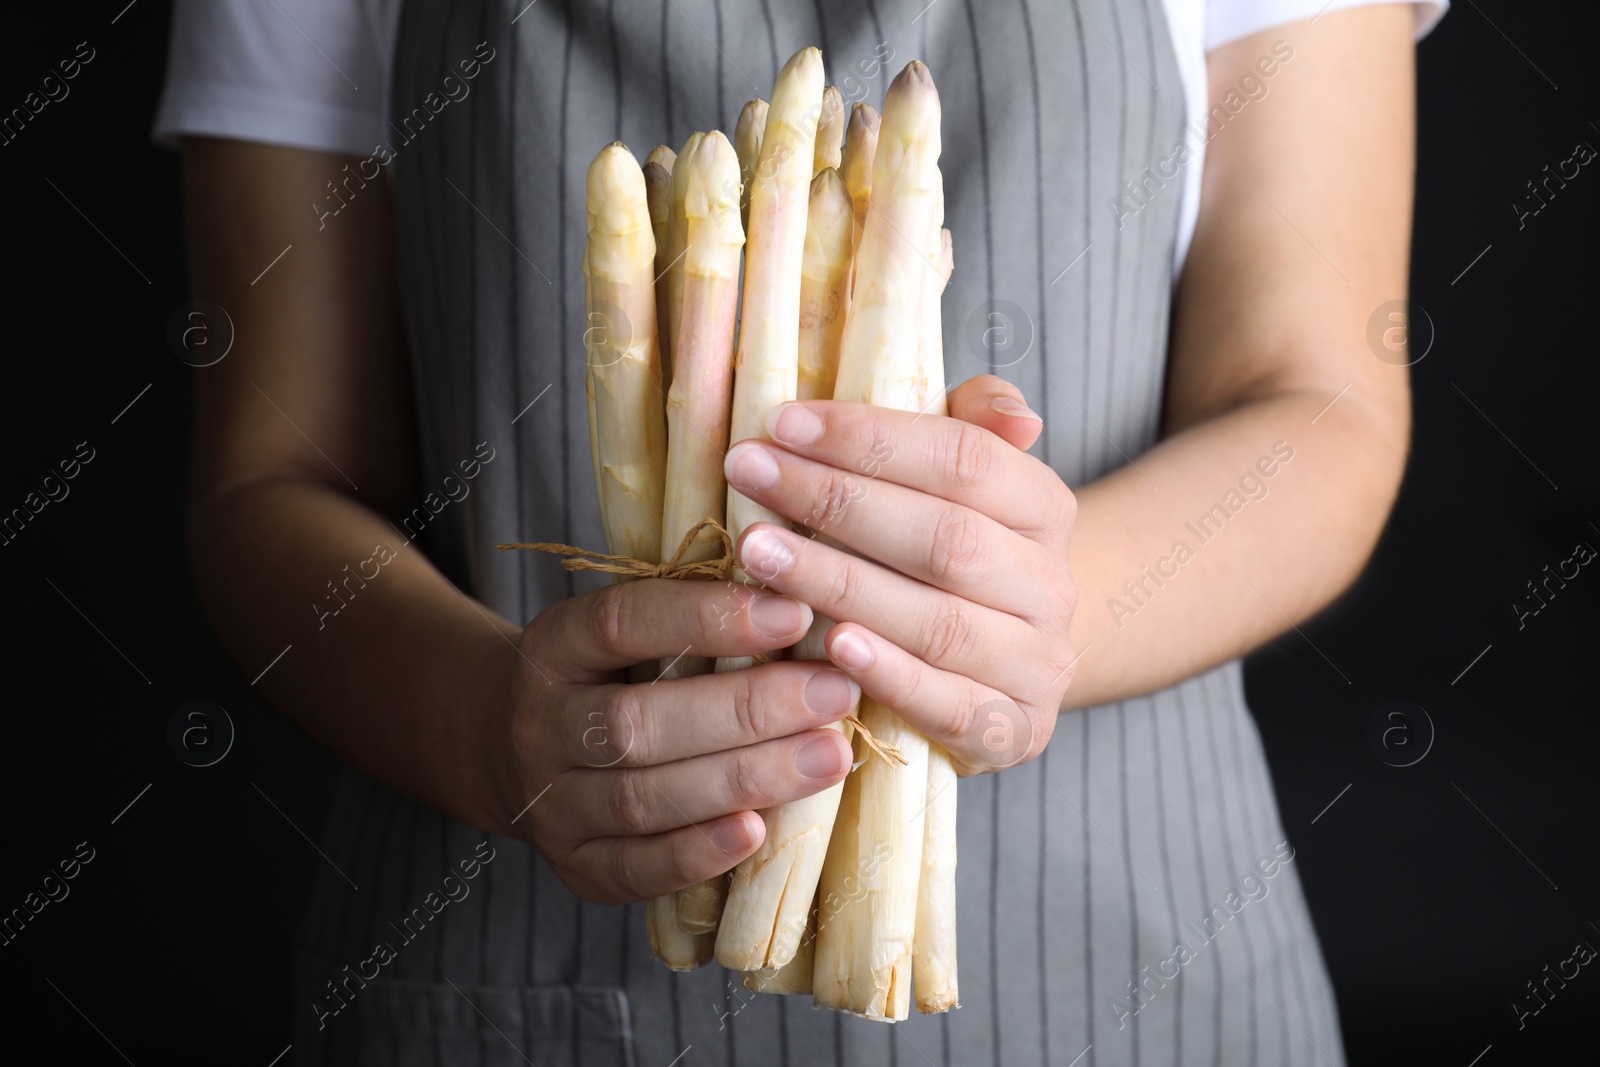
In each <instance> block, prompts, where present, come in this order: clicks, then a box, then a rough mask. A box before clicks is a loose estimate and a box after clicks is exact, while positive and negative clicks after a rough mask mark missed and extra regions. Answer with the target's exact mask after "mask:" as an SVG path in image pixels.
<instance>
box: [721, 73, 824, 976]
mask: <svg viewBox="0 0 1600 1067" xmlns="http://www.w3.org/2000/svg"><path fill="white" fill-rule="evenodd" d="M821 96H822V57H821V54H820V53H819V52H818V51H817V50H816V49H814V48H808V49H803V50H801V51H800V52H797V53H795V55H794V56H793V57H792V58H791V59H790V60H789V62H788V63H787V64H786V65H785V66H784V69H783V71H782V72H781V73H780V74H779V75H778V80H777V83H776V84H775V85H774V86H773V93H772V104H771V106H770V108H769V109H768V112H767V122H766V129H765V132H764V135H763V138H762V146H761V159H760V163H759V164H758V165H757V167H756V171H755V174H754V176H753V180H752V185H751V195H750V240H749V244H748V247H747V249H746V253H745V287H744V308H743V312H742V318H741V322H740V330H739V367H738V371H737V373H736V375H735V378H734V407H733V438H734V439H743V438H746V437H764V436H765V422H766V414H767V412H768V411H770V410H771V409H772V407H774V406H775V405H777V404H779V403H782V402H783V401H786V400H793V399H795V396H796V391H797V389H798V387H799V362H800V333H801V302H802V287H803V284H804V282H803V267H804V262H805V255H806V245H807V227H808V208H809V201H810V185H811V161H812V158H813V154H814V145H815V142H816V136H817V120H818V117H819V113H820V111H821V107H820V100H821ZM824 184H826V183H824ZM759 520H767V521H773V522H782V521H783V520H782V519H781V518H780V517H779V516H777V515H776V514H774V513H772V512H769V511H767V510H766V509H765V508H761V507H759V506H757V505H756V504H754V503H753V502H752V501H750V500H749V499H747V498H746V497H744V496H743V495H742V494H739V493H737V492H735V491H732V490H731V489H730V491H729V494H728V529H729V532H730V533H731V534H732V535H733V536H734V537H735V538H738V537H739V535H740V534H741V533H743V531H744V530H745V529H746V528H747V527H748V526H749V525H750V523H752V522H756V521H759ZM735 577H737V578H739V579H741V580H742V579H744V577H745V576H744V574H743V572H742V571H736V572H735ZM749 662H750V661H749V660H748V659H734V658H725V659H723V660H720V661H718V664H717V669H718V670H719V671H723V670H729V669H737V668H742V667H744V666H747V665H748V664H749ZM837 804H838V790H837V788H835V789H830V790H825V791H824V792H823V793H822V794H819V795H816V796H812V797H808V798H806V799H805V800H803V801H800V802H798V803H797V804H795V805H783V806H779V807H777V808H774V809H770V810H768V811H764V812H762V819H763V820H764V822H765V823H766V836H765V838H764V840H763V842H762V845H761V847H760V848H759V849H757V851H756V852H755V854H754V855H752V856H751V857H749V858H748V859H746V860H745V861H744V862H743V863H741V864H740V865H739V867H738V868H737V869H736V870H735V872H734V876H733V882H732V886H731V887H730V889H729V897H728V901H727V904H726V906H725V907H724V910H723V922H722V925H721V927H720V928H719V929H718V932H717V958H718V960H719V961H720V962H721V963H722V964H723V966H725V967H729V968H732V969H735V970H747V971H748V970H760V969H763V968H771V967H778V966H781V965H783V964H784V963H787V962H788V961H789V960H790V959H791V958H792V957H793V955H794V951H795V947H796V945H798V943H799V941H800V938H801V936H802V934H803V933H804V930H805V922H806V915H807V908H808V906H809V904H810V901H811V897H812V894H813V892H814V891H815V889H816V880H817V876H818V872H819V871H820V869H821V865H822V857H823V854H824V851H825V848H826V842H827V836H828V830H829V827H830V825H831V823H832V819H833V813H834V811H835V810H836V808H837Z"/></svg>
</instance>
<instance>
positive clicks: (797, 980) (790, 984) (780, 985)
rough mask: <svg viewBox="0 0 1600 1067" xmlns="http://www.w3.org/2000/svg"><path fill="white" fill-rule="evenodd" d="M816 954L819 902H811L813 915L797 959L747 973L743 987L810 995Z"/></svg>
mask: <svg viewBox="0 0 1600 1067" xmlns="http://www.w3.org/2000/svg"><path fill="white" fill-rule="evenodd" d="M816 950H817V902H816V900H815V899H813V900H812V901H811V914H810V917H809V918H808V919H807V920H806V929H805V935H804V936H803V937H801V938H800V944H799V946H798V947H797V948H796V949H795V952H794V956H793V958H792V959H790V960H789V962H788V963H785V964H784V965H783V966H782V967H776V968H768V969H766V970H761V971H744V972H742V973H741V974H740V975H739V979H740V981H741V982H743V983H744V987H745V988H746V989H748V990H751V991H752V992H756V993H789V994H800V993H803V994H805V995H806V996H810V995H811V961H812V958H813V956H815V954H816Z"/></svg>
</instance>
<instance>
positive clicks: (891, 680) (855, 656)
mask: <svg viewBox="0 0 1600 1067" xmlns="http://www.w3.org/2000/svg"><path fill="white" fill-rule="evenodd" d="M826 647H827V650H828V658H829V659H830V660H831V661H832V662H833V663H835V664H837V665H838V667H839V669H840V670H842V671H844V672H845V673H847V674H849V675H850V676H851V677H853V678H854V679H855V680H856V681H858V682H860V683H861V691H862V692H863V693H865V694H866V695H867V696H869V697H871V698H872V699H873V700H876V701H877V702H878V703H880V704H882V705H883V706H884V707H887V708H891V709H893V710H894V713H895V714H896V715H899V716H900V717H901V718H902V719H904V720H905V721H906V723H907V724H909V725H910V726H912V727H913V728H914V729H916V730H917V731H918V732H919V733H921V734H922V735H923V736H924V737H926V738H928V739H929V740H930V741H936V742H938V743H939V744H940V745H942V746H943V747H944V749H945V750H946V751H947V752H949V753H950V758H951V760H952V761H953V762H954V763H955V765H956V769H957V771H959V772H960V773H962V774H983V773H987V772H989V771H995V770H1000V769H1002V768H1004V767H1012V766H1015V765H1016V764H1018V763H1021V762H1023V761H1024V760H1028V759H1032V758H1033V757H1034V756H1036V755H1038V753H1039V751H1040V750H1041V749H1042V748H1043V747H1044V744H1045V742H1046V741H1048V740H1049V732H1048V731H1046V730H1044V729H1042V728H1041V727H1040V725H1039V724H1038V723H1037V722H1036V721H1035V719H1034V717H1033V716H1032V715H1030V714H1029V713H1028V712H1027V711H1025V710H1024V709H1023V708H1022V707H1020V706H1019V705H1018V704H1017V703H1016V701H1014V700H1012V699H1011V698H1009V697H1007V696H1006V695H1005V694H1004V693H1002V692H1000V691H999V690H996V689H993V688H991V687H989V686H986V685H982V684H979V683H977V682H974V681H973V680H972V679H970V678H965V677H962V676H960V675H957V674H951V673H949V672H947V671H941V670H938V669H937V668H935V667H931V666H929V665H928V664H927V663H924V662H923V661H922V660H919V659H918V658H917V657H915V656H913V655H909V654H908V653H907V652H906V651H905V650H904V649H902V648H900V647H899V646H897V645H896V644H894V642H892V641H886V640H884V639H883V638H882V637H881V636H879V635H878V634H875V633H873V632H872V631H871V630H868V629H867V628H865V627H863V626H856V625H844V624H841V625H839V626H835V627H834V628H833V629H832V630H830V631H829V632H828V636H827V639H826Z"/></svg>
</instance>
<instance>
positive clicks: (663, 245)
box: [644, 144, 678, 389]
mask: <svg viewBox="0 0 1600 1067" xmlns="http://www.w3.org/2000/svg"><path fill="white" fill-rule="evenodd" d="M677 159H678V154H677V153H676V152H674V151H673V150H672V149H670V148H668V147H667V146H666V145H664V144H662V145H656V146H655V147H654V148H652V149H651V150H650V154H649V155H648V156H646V157H645V159H644V192H645V200H646V201H647V202H648V203H649V205H650V231H651V232H652V233H654V234H655V238H656V263H655V269H656V273H655V278H656V335H657V339H658V341H659V343H660V345H661V388H663V389H665V388H667V387H668V386H669V385H671V384H672V342H673V338H672V337H670V336H669V335H668V333H667V299H666V295H667V294H666V280H665V277H664V275H665V274H666V269H667V263H668V262H669V261H670V257H669V256H668V254H667V245H668V244H669V241H668V232H667V230H668V227H667V219H668V216H669V214H670V212H669V210H668V196H669V195H670V190H671V187H672V165H673V164H674V163H675V162H677Z"/></svg>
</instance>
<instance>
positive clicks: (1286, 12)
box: [1206, 0, 1450, 52]
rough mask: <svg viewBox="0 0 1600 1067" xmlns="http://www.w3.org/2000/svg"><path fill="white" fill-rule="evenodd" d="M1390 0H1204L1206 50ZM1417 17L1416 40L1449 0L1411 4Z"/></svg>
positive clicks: (1428, 0) (1428, 28) (1429, 28)
mask: <svg viewBox="0 0 1600 1067" xmlns="http://www.w3.org/2000/svg"><path fill="white" fill-rule="evenodd" d="M1392 2H1393V0H1331V2H1329V0H1207V2H1206V51H1207V52H1209V51H1211V50H1212V49H1213V48H1216V47H1218V46H1220V45H1225V44H1227V43H1228V42H1229V41H1236V40H1238V39H1239V38H1240V37H1247V36H1249V35H1250V34H1252V33H1259V32H1260V31H1262V30H1265V29H1269V28H1271V27H1273V26H1280V25H1282V24H1283V23H1285V22H1295V21H1298V20H1300V19H1314V18H1317V17H1319V16H1320V15H1322V14H1325V13H1326V12H1328V11H1340V10H1343V9H1345V8H1350V7H1365V6H1366V5H1368V4H1382V3H1392ZM1411 7H1412V10H1413V11H1414V12H1415V15H1416V20H1417V40H1419V41H1420V40H1422V38H1423V37H1425V36H1427V34H1428V31H1430V30H1432V29H1433V27H1434V26H1435V25H1436V24H1437V23H1438V21H1439V20H1440V19H1442V18H1444V13H1445V11H1446V10H1448V9H1449V7H1450V0H1418V2H1414V3H1413V4H1412V5H1411Z"/></svg>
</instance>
